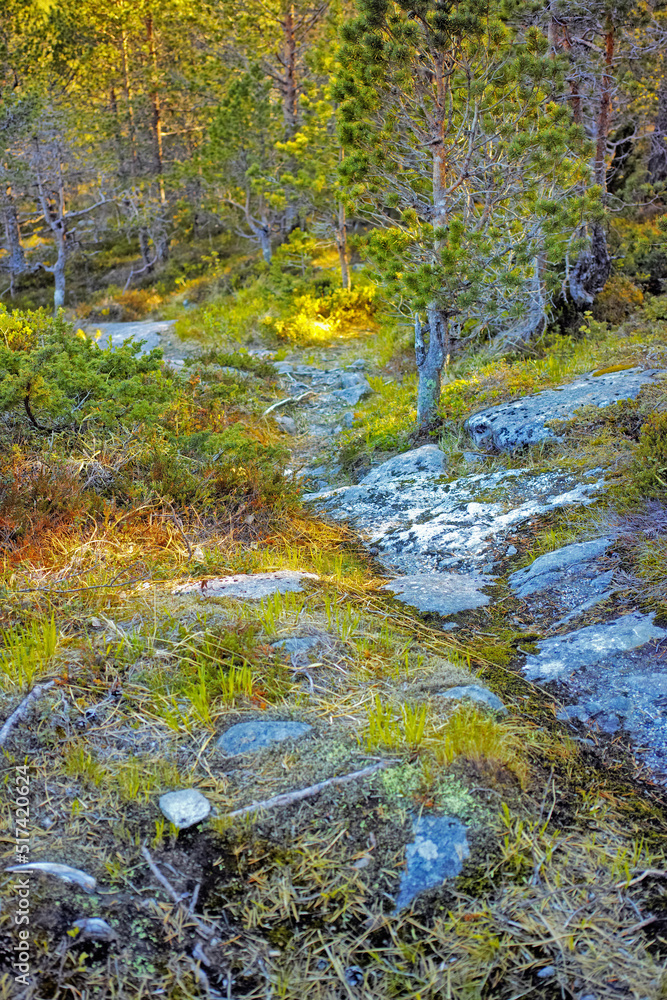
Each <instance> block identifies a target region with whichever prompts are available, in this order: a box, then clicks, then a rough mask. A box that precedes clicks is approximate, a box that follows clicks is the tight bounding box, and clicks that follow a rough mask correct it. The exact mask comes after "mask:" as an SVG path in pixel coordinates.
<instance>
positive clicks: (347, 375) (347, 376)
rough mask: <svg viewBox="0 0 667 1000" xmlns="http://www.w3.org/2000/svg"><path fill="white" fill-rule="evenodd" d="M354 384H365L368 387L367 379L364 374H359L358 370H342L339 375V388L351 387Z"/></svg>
mask: <svg viewBox="0 0 667 1000" xmlns="http://www.w3.org/2000/svg"><path fill="white" fill-rule="evenodd" d="M356 385H365V386H368V388H369V389H370V385H369V384H368V379H367V378H366V377H365V375H360V374H359V372H343V373H342V374H341V376H340V387H341V389H351V388H352V387H353V386H356Z"/></svg>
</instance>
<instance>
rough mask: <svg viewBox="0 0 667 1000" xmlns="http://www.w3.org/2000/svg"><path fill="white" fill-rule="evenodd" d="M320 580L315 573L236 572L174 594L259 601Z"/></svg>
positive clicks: (198, 582) (179, 588)
mask: <svg viewBox="0 0 667 1000" xmlns="http://www.w3.org/2000/svg"><path fill="white" fill-rule="evenodd" d="M317 579H319V578H318V577H317V576H315V574H314V573H302V572H300V571H299V570H291V569H283V570H278V571H276V572H275V573H253V574H246V573H237V574H236V575H235V576H221V577H214V578H213V579H208V580H193V581H192V582H190V583H181V584H179V585H178V586H176V587H174V591H173V592H174V594H201V595H202V597H234V598H236V599H237V600H244V601H259V600H261V599H262V598H263V597H269V596H270V595H271V594H286V593H288V592H290V591H297V592H298V591H300V590H303V587H302V586H301V583H302V581H303V580H317Z"/></svg>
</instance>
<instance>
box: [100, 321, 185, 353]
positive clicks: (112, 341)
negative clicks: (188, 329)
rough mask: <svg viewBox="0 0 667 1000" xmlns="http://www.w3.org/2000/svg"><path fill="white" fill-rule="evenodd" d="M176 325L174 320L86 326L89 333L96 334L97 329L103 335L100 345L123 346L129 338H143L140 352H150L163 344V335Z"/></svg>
mask: <svg viewBox="0 0 667 1000" xmlns="http://www.w3.org/2000/svg"><path fill="white" fill-rule="evenodd" d="M173 325H174V320H171V319H170V320H159V321H150V320H146V321H139V322H136V323H91V324H88V326H87V327H86V331H87V332H88V333H89V334H92V335H93V336H94V335H95V333H96V331H97V330H100V331H101V336H100V337H98V338H97V343H98V344H99V345H100V347H109V346H111V347H121V346H122V345H123V344H124V343H126V341H128V340H137V341H138V340H143V341H145V343H144V344H143V346H142V348H141V351H140V353H141V354H148V352H149V351H152V350H153V348H154V347H160V346H161V344H162V340H161V335H162V334H164V333H168V332H169V331H170V330H171V328H172V327H173Z"/></svg>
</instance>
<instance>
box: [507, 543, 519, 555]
mask: <svg viewBox="0 0 667 1000" xmlns="http://www.w3.org/2000/svg"><path fill="white" fill-rule="evenodd" d="M518 551H519V550H518V549H517V547H516V545H508V546H507V551H506V552H505V558H509V557H510V556H515V555H516V554H517V552H518Z"/></svg>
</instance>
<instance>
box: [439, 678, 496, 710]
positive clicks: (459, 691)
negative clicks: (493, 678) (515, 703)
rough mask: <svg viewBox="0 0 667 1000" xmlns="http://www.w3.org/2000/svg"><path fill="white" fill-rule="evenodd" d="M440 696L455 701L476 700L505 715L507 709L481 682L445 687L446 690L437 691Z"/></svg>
mask: <svg viewBox="0 0 667 1000" xmlns="http://www.w3.org/2000/svg"><path fill="white" fill-rule="evenodd" d="M438 696H439V697H440V698H452V699H454V700H456V701H476V702H478V703H480V704H483V705H488V706H489V708H492V709H493V710H494V712H500V713H501V715H507V709H506V708H505V706H504V705H503V703H502V701H501V700H500V698H499V697H498V695H497V694H494V693H493V691H489V689H488V688H485V687H482V685H481V684H462V685H460V686H458V687H452V688H447V690H446V691H438Z"/></svg>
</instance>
